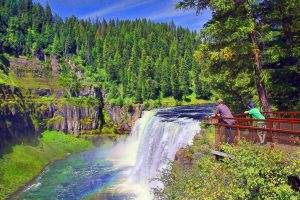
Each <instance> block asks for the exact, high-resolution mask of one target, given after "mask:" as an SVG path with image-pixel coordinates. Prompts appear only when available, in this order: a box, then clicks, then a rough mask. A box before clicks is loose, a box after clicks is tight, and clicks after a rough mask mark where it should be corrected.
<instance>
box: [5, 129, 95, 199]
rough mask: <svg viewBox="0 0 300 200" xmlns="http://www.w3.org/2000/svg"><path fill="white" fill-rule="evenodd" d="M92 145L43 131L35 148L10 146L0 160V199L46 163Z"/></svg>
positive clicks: (15, 189) (41, 168)
mask: <svg viewBox="0 0 300 200" xmlns="http://www.w3.org/2000/svg"><path fill="white" fill-rule="evenodd" d="M92 146H93V145H92V144H91V142H89V141H86V140H83V139H79V138H75V137H73V136H70V135H65V134H62V133H58V132H55V131H46V132H44V133H43V134H42V137H41V138H40V139H38V141H37V145H35V146H32V145H29V144H22V145H16V146H13V150H12V152H11V153H8V154H5V155H3V157H2V158H1V159H0V199H4V198H6V197H7V196H8V195H9V194H12V193H13V192H15V191H17V190H18V189H19V188H20V187H22V186H23V185H24V184H25V183H27V182H28V181H30V180H32V179H33V178H34V177H36V176H37V175H38V174H39V173H40V172H41V171H42V170H43V169H44V167H45V166H46V165H48V164H49V163H50V162H53V161H55V160H59V159H62V158H65V157H66V156H68V155H69V154H70V153H76V152H80V151H83V150H86V149H89V148H91V147H92Z"/></svg>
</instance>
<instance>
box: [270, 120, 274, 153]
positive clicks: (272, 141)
mask: <svg viewBox="0 0 300 200" xmlns="http://www.w3.org/2000/svg"><path fill="white" fill-rule="evenodd" d="M269 123H270V137H271V148H272V149H273V148H274V146H275V144H274V136H273V121H272V120H271V119H270V121H269Z"/></svg>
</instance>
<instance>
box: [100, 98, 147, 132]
mask: <svg viewBox="0 0 300 200" xmlns="http://www.w3.org/2000/svg"><path fill="white" fill-rule="evenodd" d="M104 106H105V110H106V112H107V113H108V115H109V117H110V118H111V120H112V121H113V122H114V123H115V124H116V125H117V126H118V128H119V129H121V130H124V131H128V132H130V131H131V129H132V127H133V126H134V123H135V122H136V120H138V119H139V118H140V117H141V115H142V112H143V110H144V106H143V105H141V104H135V105H133V106H130V107H129V108H127V107H120V106H116V105H110V104H108V103H105V105H104Z"/></svg>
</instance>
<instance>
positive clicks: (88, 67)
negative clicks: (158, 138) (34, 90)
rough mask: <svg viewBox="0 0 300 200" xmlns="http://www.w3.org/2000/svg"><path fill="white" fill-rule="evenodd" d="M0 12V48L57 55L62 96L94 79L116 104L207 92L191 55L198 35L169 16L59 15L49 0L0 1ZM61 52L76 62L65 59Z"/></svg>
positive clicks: (202, 95)
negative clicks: (41, 0)
mask: <svg viewBox="0 0 300 200" xmlns="http://www.w3.org/2000/svg"><path fill="white" fill-rule="evenodd" d="M0 17H1V18H0V20H1V39H0V42H1V46H2V48H3V51H4V52H5V53H7V54H9V55H10V56H16V57H18V56H27V57H29V58H30V57H31V58H39V59H40V60H42V61H45V62H47V59H49V57H50V56H56V57H57V58H59V59H60V61H61V63H62V67H61V69H60V77H59V78H58V82H59V83H60V85H62V86H64V87H65V88H66V89H67V91H66V93H67V95H68V96H73V97H74V96H75V97H76V96H77V94H78V91H79V89H80V88H81V87H83V86H84V85H86V84H94V85H97V86H101V87H102V88H103V90H104V92H105V93H106V94H107V97H108V99H109V100H110V101H111V103H116V104H118V105H123V103H124V101H129V102H131V103H135V102H143V101H145V100H148V99H159V98H163V97H168V96H173V97H174V98H175V99H177V100H182V99H183V98H186V97H187V96H188V95H190V94H192V93H193V94H194V96H195V95H196V96H197V98H209V92H207V90H205V88H206V87H205V86H201V84H200V73H199V71H200V70H199V67H200V65H198V64H197V63H196V62H195V59H194V58H193V52H194V50H195V49H196V47H197V46H198V45H199V42H200V40H199V39H196V33H195V32H191V31H190V30H188V29H184V28H181V27H178V28H177V27H176V26H175V24H174V22H170V23H169V24H167V23H158V24H157V23H153V22H151V21H148V20H146V19H137V20H135V21H128V20H118V19H116V20H110V21H106V20H103V21H100V20H98V19H96V20H94V21H91V20H82V19H78V18H77V17H75V16H72V17H69V18H66V19H65V20H62V19H61V18H60V17H59V16H57V15H53V14H52V11H51V8H50V6H49V4H47V5H46V7H45V8H43V7H42V6H41V5H40V4H38V3H33V2H32V1H31V0H18V1H11V0H4V1H1V16H0ZM66 58H68V59H71V60H72V62H73V63H74V64H75V65H76V67H74V68H71V67H69V66H68V65H65V64H64V62H63V61H64V60H66ZM79 74H81V75H83V76H80V75H79ZM202 89H204V90H203V91H202Z"/></svg>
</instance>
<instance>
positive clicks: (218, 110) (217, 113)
mask: <svg viewBox="0 0 300 200" xmlns="http://www.w3.org/2000/svg"><path fill="white" fill-rule="evenodd" d="M216 116H221V115H220V109H219V106H217V109H216V110H215V112H214V116H213V117H216Z"/></svg>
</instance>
